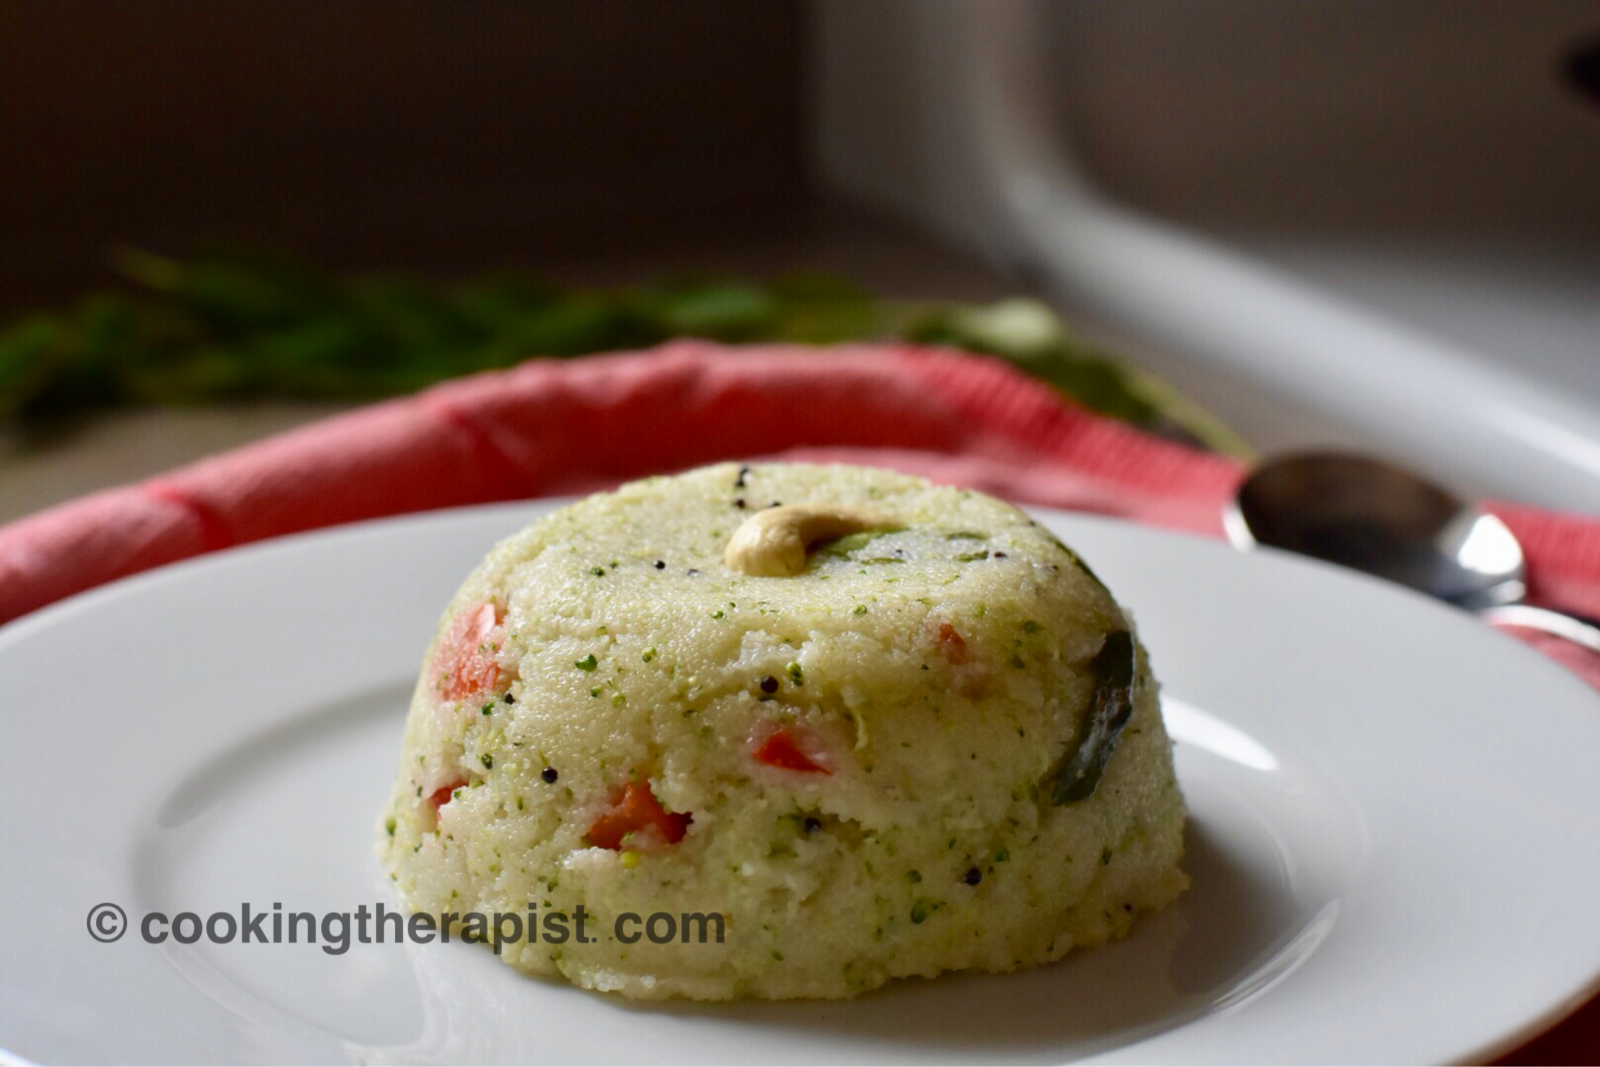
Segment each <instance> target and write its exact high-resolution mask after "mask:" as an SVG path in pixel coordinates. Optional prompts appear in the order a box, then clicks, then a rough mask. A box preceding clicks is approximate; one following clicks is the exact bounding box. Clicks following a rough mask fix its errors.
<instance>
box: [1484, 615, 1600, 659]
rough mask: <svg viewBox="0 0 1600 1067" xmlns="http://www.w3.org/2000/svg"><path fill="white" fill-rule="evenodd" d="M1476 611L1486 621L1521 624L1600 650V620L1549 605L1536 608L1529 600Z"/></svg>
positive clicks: (1512, 624) (1591, 649)
mask: <svg viewBox="0 0 1600 1067" xmlns="http://www.w3.org/2000/svg"><path fill="white" fill-rule="evenodd" d="M1478 615H1479V616H1480V617H1482V618H1483V619H1485V620H1486V621H1488V622H1492V623H1498V624H1500V625H1501V626H1520V627H1522V628H1523V629H1526V630H1538V631H1540V632H1541V633H1547V634H1553V635H1555V636H1556V637H1564V638H1566V639H1567V640H1568V641H1571V642H1572V643H1573V644H1577V645H1582V646H1583V647H1584V648H1587V649H1589V650H1590V651H1592V652H1600V623H1597V622H1596V621H1595V620H1594V619H1586V618H1584V617H1583V616H1581V615H1568V614H1567V613H1566V612H1562V611H1554V610H1552V609H1550V608H1536V607H1533V606H1532V605H1530V604H1505V605H1502V606H1500V607H1495V608H1483V609H1481V610H1480V611H1479V612H1478Z"/></svg>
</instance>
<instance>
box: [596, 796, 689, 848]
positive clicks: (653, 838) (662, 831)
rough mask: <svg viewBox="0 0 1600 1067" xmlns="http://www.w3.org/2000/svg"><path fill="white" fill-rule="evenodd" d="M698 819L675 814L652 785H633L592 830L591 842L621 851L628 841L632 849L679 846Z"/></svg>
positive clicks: (612, 803) (682, 813)
mask: <svg viewBox="0 0 1600 1067" xmlns="http://www.w3.org/2000/svg"><path fill="white" fill-rule="evenodd" d="M693 821H694V816H693V815H690V814H689V813H688V812H672V811H668V810H667V809H666V808H663V807H662V806H661V801H659V800H657V799H656V795H655V794H654V793H652V792H651V791H650V785H649V783H648V782H629V783H628V784H627V785H625V786H623V787H622V791H621V793H619V794H618V795H617V796H616V797H615V798H613V800H612V802H611V810H610V811H607V812H606V813H605V814H604V815H601V816H600V817H599V818H598V819H596V820H595V821H594V825H593V826H591V827H589V840H591V841H593V842H594V843H595V844H596V845H597V846H599V847H600V848H609V849H611V850H612V851H617V850H619V849H621V848H623V847H624V846H623V843H624V842H625V841H626V842H627V844H628V846H629V847H633V846H640V845H650V844H654V843H657V842H665V843H666V844H669V845H676V844H677V843H678V842H679V841H682V840H683V835H684V833H685V832H686V831H687V830H688V829H689V824H690V823H691V822H693Z"/></svg>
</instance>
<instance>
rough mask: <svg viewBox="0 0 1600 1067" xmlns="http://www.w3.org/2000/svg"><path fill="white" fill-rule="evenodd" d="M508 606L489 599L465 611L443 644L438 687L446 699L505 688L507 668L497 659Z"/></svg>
mask: <svg viewBox="0 0 1600 1067" xmlns="http://www.w3.org/2000/svg"><path fill="white" fill-rule="evenodd" d="M504 618H505V613H504V609H502V608H501V607H500V605H498V604H495V603H492V602H491V603H488V604H485V605H483V606H482V607H480V608H478V609H477V610H476V611H464V612H462V613H461V615H460V616H459V617H458V618H457V619H456V622H455V625H454V626H453V627H451V630H450V633H449V635H448V636H447V637H446V638H445V639H444V642H443V643H442V644H441V645H440V646H439V655H438V659H437V662H438V665H439V676H438V683H437V684H438V690H439V696H440V697H441V698H443V699H445V700H464V699H466V698H467V697H470V696H472V695H473V694H475V693H492V692H496V691H498V690H500V689H502V688H504V684H503V683H504V681H505V679H504V677H503V675H504V673H505V672H504V671H502V670H501V669H500V664H499V663H498V662H497V661H496V660H495V658H494V653H495V650H496V646H498V645H499V643H500V637H501V636H502V635H501V634H500V633H499V627H500V623H501V622H502V621H503V620H504Z"/></svg>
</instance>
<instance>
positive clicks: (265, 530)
mask: <svg viewBox="0 0 1600 1067" xmlns="http://www.w3.org/2000/svg"><path fill="white" fill-rule="evenodd" d="M770 456H782V457H785V458H791V459H799V458H805V459H813V460H841V461H851V462H859V463H871V464H878V465H881V466H888V467H897V468H899V469H902V470H907V471H912V472H916V473H919V474H924V475H927V476H928V477H930V478H933V479H935V480H937V481H941V482H947V483H952V484H960V485H966V486H970V487H972V488H976V489H982V490H984V491H987V492H991V493H995V494H997V495H1000V496H1004V497H1009V498H1011V499H1013V500H1018V501H1027V502H1032V503H1036V504H1045V505H1051V506H1055V507H1063V508H1075V509H1079V510H1086V511H1093V512H1098V513H1101V514H1106V515H1118V516H1122V517H1124V518H1129V519H1134V520H1137V521H1141V522H1149V523H1155V524H1157V525H1161V526H1168V527H1175V528H1178V529H1182V530H1188V531H1193V532H1199V533H1205V534H1211V535H1220V534H1221V522H1220V516H1221V509H1222V505H1223V503H1224V502H1225V501H1226V500H1227V499H1228V498H1229V497H1230V496H1231V495H1232V493H1233V490H1234V488H1235V486H1236V485H1237V484H1238V481H1239V478H1240V475H1241V470H1240V467H1239V465H1238V464H1237V463H1235V462H1234V461H1232V460H1230V459H1226V458H1223V457H1220V456H1214V455H1208V454H1205V453H1201V452H1196V451H1193V450H1190V449H1187V448H1184V447H1182V446H1179V445H1174V444H1170V443H1167V442H1165V441H1161V440H1158V439H1156V438H1153V437H1150V436H1148V435H1146V434H1143V433H1140V432H1139V431H1137V430H1134V429H1131V428H1129V427H1127V426H1125V425H1123V424H1121V423H1117V422H1112V421H1109V420H1106V419H1101V418H1097V417H1095V416H1093V415H1091V414H1089V413H1087V412H1085V411H1084V410H1082V409H1080V408H1077V407H1074V406H1071V405H1069V404H1065V403H1063V402H1062V401H1061V399H1060V397H1059V396H1058V395H1057V394H1056V393H1055V392H1054V391H1052V390H1051V389H1050V388H1048V387H1047V386H1045V385H1043V384H1042V383H1040V382H1038V381H1036V380H1034V379H1032V378H1029V377H1027V376H1025V375H1023V374H1021V373H1019V372H1017V371H1015V370H1013V369H1011V368H1010V367H1009V366H1007V365H1005V364H1003V363H1001V362H999V361H997V360H992V359H988V358H984V357H979V356H972V355H966V354H963V353H959V352H951V351H944V350H936V349H923V348H914V347H908V346H897V345H887V346H886V345H849V346H842V347H837V348H831V349H816V348H805V347H799V346H760V347H750V348H726V347H722V346H719V345H712V344H705V343H700V342H688V341H685V342H679V343H676V344H670V345H666V346H664V347H662V348H660V349H656V350H653V351H649V352H638V353H623V354H618V355H613V356H604V357H597V358H588V359H583V360H578V361H574V362H557V361H553V360H539V361H535V362H530V363H527V364H524V365H523V366H521V367H518V368H516V369H514V370H510V371H505V372H502V373H495V374H484V375H478V376H475V377H472V378H466V379H462V380H459V381H454V382H448V383H446V384H444V385H441V386H438V387H436V388H433V389H430V390H428V391H427V392H424V393H422V394H420V395H418V396H415V397H411V398H408V399H404V400H396V401H391V402H389V403H384V404H377V405H374V406H372V407H368V408H364V409H361V410H358V411H355V412H352V413H350V414H347V415H342V416H338V417H336V418H331V419H327V420H325V421H323V422H319V423H315V424H313V425H311V426H308V427H306V428H304V429H301V430H297V431H294V432H292V433H287V434H284V435H282V436H279V437H275V438H272V439H269V440H267V441H264V442H261V443H260V444H256V445H251V446H248V447H246V448H241V449H237V450H234V451H232V452H228V453H225V454H223V455H220V456H217V457H215V458H213V459H209V460H206V461H204V462H201V463H197V464H194V465H193V466H190V467H185V468H183V469H182V470H178V471H173V472H171V473H169V474H166V475H164V476H162V477H159V478H155V479H152V480H150V481H148V482H144V483H141V484H138V485H131V486H126V487H123V488H120V489H113V490H110V491H107V492H103V493H97V494H95V495H94V496H90V497H87V498H84V499H82V500H78V501H74V502H72V503H69V504H64V505H62V506H60V507H57V508H53V509H51V510H49V511H46V512H43V513H40V514H38V515H35V516H33V517H31V518H27V519H23V520H22V521H20V522H15V523H12V524H10V525H9V526H6V527H3V528H0V622H4V621H6V620H9V619H12V618H15V617H17V616H19V615H22V614H24V613H26V612H29V611H32V610H34V609H36V608H39V607H42V606H44V605H46V604H49V603H51V602H52V601H55V600H59V599H61V598H62V597H66V596H70V595H71V594H73V593H76V592H79V591H81V590H84V589H88V588H91V587H93V586H96V585H99V584H101V583H104V582H109V581H111V580H113V579H116V578H121V577H124V576H126V575H130V574H134V573H137V572H139V571H142V570H146V569H148V568H151V567H156V566H159V565H161V564H164V563H171V562H173V561H176V560H180V559H185V558H187V557H190V556H195V555H199V554H200V553H203V552H211V551H215V550H217V549H220V548H226V547H228V546H230V545H238V544H243V543H245V542H249V541H256V540H260V539H263V538H268V537H277V536H280V535H283V534H288V533H294V532H296V531H300V530H309V529H313V528H315V527H319V526H329V525H333V524H336V523H344V522H353V521H356V520H360V519H371V518H377V517H379V516H384V515H395V514H399V513H402V512H409V511H422V510H426V509H430V508H441V507H450V506H454V505H461V504H476V503H482V502H486V501H495V500H511V499H518V498H523V497H531V496H541V495H550V494H557V493H579V492H586V491H589V490H593V489H596V488H600V487H602V486H605V485H609V484H613V483H615V482H618V481H621V480H623V479H627V478H632V477H636V476H640V475H644V474H650V473H656V472H660V471H670V470H676V469H681V468H685V467H691V466H695V465H697V464H701V463H707V462H711V461H713V460H718V459H726V458H755V457H770ZM1494 508H1495V510H1496V511H1497V512H1498V513H1499V514H1500V515H1501V516H1502V517H1503V518H1504V519H1505V521H1506V522H1507V523H1508V524H1509V525H1510V526H1511V528H1512V529H1513V530H1514V531H1515V533H1516V534H1517V536H1518V537H1519V538H1521V539H1522V541H1523V543H1524V545H1525V546H1526V547H1527V551H1528V558H1529V561H1530V571H1531V578H1532V588H1533V594H1534V597H1535V599H1536V600H1538V601H1539V602H1541V603H1545V604H1548V605H1550V606H1554V607H1565V608H1568V609H1574V610H1579V611H1586V612H1589V613H1591V614H1600V520H1595V519H1589V518H1584V517H1581V516H1576V515H1561V514H1556V513H1552V512H1547V511H1540V510H1537V509H1533V508H1527V507H1519V506H1513V505H1504V504H1497V505H1494ZM1548 650H1549V651H1551V652H1552V654H1553V655H1556V656H1557V657H1558V658H1563V659H1565V660H1567V661H1568V662H1569V664H1570V665H1572V666H1573V667H1574V668H1575V669H1577V670H1579V671H1580V673H1582V674H1584V676H1585V677H1587V678H1589V679H1590V680H1591V681H1592V682H1594V683H1595V684H1597V685H1600V663H1597V662H1595V660H1594V659H1593V658H1588V657H1587V654H1585V653H1582V652H1581V651H1575V650H1573V649H1572V648H1571V647H1570V646H1566V645H1564V643H1559V642H1553V643H1551V644H1550V646H1549V649H1548ZM1597 1050H1600V1008H1597V1007H1596V1006H1594V1005H1591V1006H1590V1007H1589V1008H1587V1009H1585V1010H1584V1011H1582V1012H1580V1013H1579V1015H1577V1016H1574V1017H1573V1018H1572V1019H1570V1020H1569V1021H1568V1022H1567V1023H1565V1024H1563V1025H1562V1026H1560V1027H1558V1028H1557V1029H1556V1030H1554V1031H1551V1032H1550V1033H1549V1034H1547V1035H1546V1036H1545V1037H1543V1038H1540V1039H1539V1040H1538V1041H1536V1042H1534V1043H1533V1044H1532V1045H1529V1046H1526V1047H1525V1048H1524V1049H1522V1050H1520V1051H1519V1052H1518V1053H1516V1054H1514V1056H1515V1058H1516V1059H1518V1060H1527V1061H1537V1060H1540V1059H1545V1060H1557V1061H1559V1060H1573V1059H1583V1058H1586V1057H1590V1056H1592V1055H1593V1054H1594V1052H1595V1051H1597Z"/></svg>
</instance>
